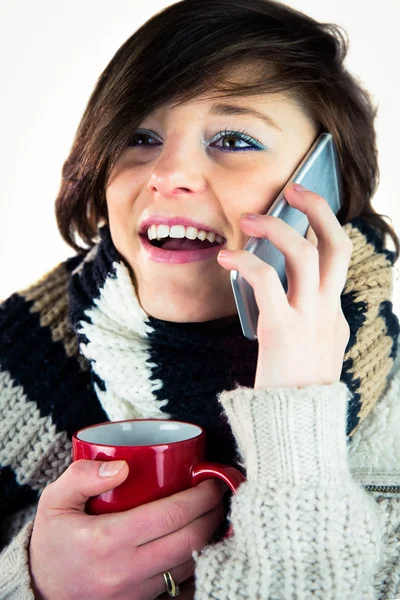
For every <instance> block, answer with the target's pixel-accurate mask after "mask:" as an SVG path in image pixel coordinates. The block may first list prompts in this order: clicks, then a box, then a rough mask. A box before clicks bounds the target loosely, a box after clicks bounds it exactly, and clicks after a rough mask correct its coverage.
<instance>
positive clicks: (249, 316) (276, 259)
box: [230, 132, 343, 340]
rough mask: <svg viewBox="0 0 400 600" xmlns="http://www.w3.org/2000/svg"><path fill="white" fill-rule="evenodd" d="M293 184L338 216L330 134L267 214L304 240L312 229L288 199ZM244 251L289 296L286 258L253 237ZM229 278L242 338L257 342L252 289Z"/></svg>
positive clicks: (235, 276)
mask: <svg viewBox="0 0 400 600" xmlns="http://www.w3.org/2000/svg"><path fill="white" fill-rule="evenodd" d="M293 182H294V183H299V184H301V185H303V186H304V187H305V188H307V189H308V190H311V191H312V192H315V193H316V194H318V195H320V196H322V197H323V198H325V200H326V201H327V202H328V204H329V206H330V207H331V209H332V211H333V212H334V213H335V215H337V213H338V212H339V210H340V208H341V206H342V197H343V184H342V178H341V174H340V164H339V155H338V152H337V149H336V147H335V144H334V141H333V138H332V135H331V134H330V133H328V132H324V133H321V134H320V135H319V137H318V138H317V139H316V140H315V142H314V143H313V144H312V146H311V148H310V149H309V151H308V152H307V154H306V156H305V157H304V158H303V160H302V161H301V163H300V164H299V165H298V167H297V168H296V170H295V171H294V173H293V175H292V176H291V177H290V179H289V181H288V182H287V183H286V185H285V186H284V188H283V189H282V191H281V192H280V194H279V195H278V197H277V198H276V200H275V201H274V203H273V204H272V206H271V208H270V209H269V211H268V212H267V213H266V214H267V215H271V216H273V217H278V218H279V219H282V220H283V221H285V223H288V225H291V226H292V227H293V228H294V229H295V230H296V231H298V232H299V233H300V234H301V235H302V236H304V237H305V236H306V234H307V229H308V227H309V225H310V223H309V221H308V219H307V216H306V215H305V214H304V213H302V212H301V211H299V210H297V208H293V207H292V206H290V204H288V202H287V201H286V199H285V189H286V187H287V186H288V185H289V183H293ZM244 250H248V251H249V252H252V253H253V254H255V255H256V256H258V257H259V258H261V260H263V261H265V262H266V263H268V264H269V265H271V266H273V267H274V268H275V269H276V271H277V273H278V276H279V279H280V281H281V283H282V285H283V287H284V290H285V292H287V289H288V284H287V276H286V270H285V257H284V255H283V254H282V252H280V251H279V250H278V249H277V248H276V246H274V245H273V244H272V242H270V241H269V240H267V239H265V238H257V237H251V238H250V239H249V241H248V242H247V244H246V245H245V247H244ZM230 277H231V285H232V290H233V294H234V297H235V303H236V308H237V311H238V314H239V319H240V324H241V326H242V331H243V335H244V336H245V337H246V338H248V339H249V340H256V339H257V322H258V315H259V311H258V306H257V303H256V299H255V296H254V292H253V288H252V287H251V285H250V284H249V283H247V281H246V280H245V279H244V278H243V277H242V276H241V274H240V273H239V272H238V271H231V275H230Z"/></svg>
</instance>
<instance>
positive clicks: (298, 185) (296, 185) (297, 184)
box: [293, 183, 306, 192]
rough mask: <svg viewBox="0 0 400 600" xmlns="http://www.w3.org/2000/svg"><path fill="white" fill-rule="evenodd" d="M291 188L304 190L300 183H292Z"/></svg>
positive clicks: (299, 190)
mask: <svg viewBox="0 0 400 600" xmlns="http://www.w3.org/2000/svg"><path fill="white" fill-rule="evenodd" d="M293 189H294V190H296V192H304V190H305V189H306V188H305V187H303V186H302V185H300V184H299V183H294V184H293Z"/></svg>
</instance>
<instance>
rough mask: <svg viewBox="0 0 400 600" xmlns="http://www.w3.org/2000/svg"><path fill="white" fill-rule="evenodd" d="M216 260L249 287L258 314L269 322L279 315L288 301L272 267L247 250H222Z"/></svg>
mask: <svg viewBox="0 0 400 600" xmlns="http://www.w3.org/2000/svg"><path fill="white" fill-rule="evenodd" d="M253 232H254V228H253ZM258 237H261V236H260V235H259V236H258ZM217 258H218V262H219V263H220V264H221V266H223V267H224V268H226V269H234V270H236V271H238V272H239V273H240V274H241V275H242V277H243V278H244V279H245V280H246V281H247V283H248V284H249V285H251V287H252V288H253V292H254V296H255V299H256V302H257V306H258V309H259V312H260V313H261V312H262V311H263V312H265V313H266V314H269V315H271V317H270V318H271V322H272V321H273V318H272V315H274V319H277V318H278V317H279V316H280V315H281V313H282V310H283V309H284V307H285V306H287V304H288V301H287V298H286V294H285V290H284V289H283V286H282V283H281V281H280V279H279V276H278V273H277V271H276V269H275V268H274V267H272V266H271V265H269V264H268V263H266V262H264V261H263V260H261V259H260V258H258V256H255V254H253V253H252V252H249V251H248V250H235V251H232V250H225V249H224V250H222V251H221V252H220V253H219V254H218V257H217Z"/></svg>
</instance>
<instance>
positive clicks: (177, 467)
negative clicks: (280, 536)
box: [30, 419, 244, 600]
mask: <svg viewBox="0 0 400 600" xmlns="http://www.w3.org/2000/svg"><path fill="white" fill-rule="evenodd" d="M132 436H133V438H132ZM133 439H135V440H136V445H133V444H132V441H133ZM100 442H105V443H103V444H102V443H100ZM73 449H74V462H73V463H72V465H71V466H70V467H69V468H68V469H67V470H66V471H65V472H64V473H63V474H62V475H61V477H59V479H58V480H56V481H55V482H54V483H52V484H50V485H49V486H48V487H47V488H46V489H45V490H44V492H43V494H42V496H41V498H40V501H39V505H38V511H37V516H36V519H35V524H34V529H33V533H32V539H31V545H30V568H31V576H32V581H33V586H34V588H35V592H36V597H37V598H38V599H40V600H42V599H43V600H53V598H54V599H57V600H69V599H75V598H77V597H79V598H85V600H91V599H92V598H93V599H94V598H96V600H106V599H108V598H113V599H117V600H125V599H127V600H128V598H129V600H153V599H154V598H157V597H158V596H160V594H163V592H165V583H164V578H163V575H162V574H163V572H165V571H169V572H170V573H171V575H172V578H173V580H174V582H175V583H176V584H181V583H182V582H186V580H187V579H188V578H190V577H192V576H193V574H194V561H193V559H192V552H193V551H194V550H201V549H202V548H204V546H206V545H207V543H208V542H209V540H210V539H211V537H212V535H213V534H214V533H215V531H216V530H217V529H218V527H219V526H220V524H221V523H222V521H223V519H224V512H225V507H224V503H223V496H224V493H225V492H226V490H227V489H228V488H227V485H226V484H225V483H222V482H221V481H217V480H215V479H214V480H212V479H209V478H210V477H213V476H214V477H220V479H221V480H222V481H226V483H227V484H228V486H229V487H230V488H231V489H232V490H233V491H235V490H236V488H237V487H238V485H239V484H240V483H241V482H242V481H243V480H244V477H243V476H242V475H241V473H240V472H239V471H237V470H236V469H233V468H232V467H229V466H226V465H218V464H212V463H206V462H205V461H204V457H205V434H204V430H202V428H200V427H198V426H196V425H192V424H188V423H181V422H176V421H169V420H166V421H162V420H153V419H150V420H140V419H137V420H133V421H123V422H119V423H118V422H117V423H115V422H114V423H104V424H99V425H95V426H93V427H89V428H86V429H83V430H81V431H80V432H77V433H76V434H74V436H73ZM82 457H84V458H82ZM190 486H195V487H190ZM187 488H189V489H187ZM132 507H133V508H132ZM85 511H88V512H89V513H91V514H87V512H85ZM115 511H122V512H115ZM101 513H102V514H101ZM108 513H109V514H108ZM189 587H190V586H189ZM189 587H188V593H189V597H190V594H191V593H192V591H191V590H190V589H189ZM185 589H186V588H185V587H184V585H183V586H182V596H184V591H185Z"/></svg>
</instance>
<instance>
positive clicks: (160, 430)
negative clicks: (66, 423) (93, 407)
mask: <svg viewBox="0 0 400 600" xmlns="http://www.w3.org/2000/svg"><path fill="white" fill-rule="evenodd" d="M200 434H201V429H200V427H198V426H197V425H193V424H191V423H180V422H179V421H161V420H155V421H146V420H141V421H122V422H115V423H113V422H110V423H105V424H103V425H96V426H94V427H89V428H87V429H83V430H82V431H80V432H79V433H78V434H77V436H76V437H77V438H78V440H82V441H83V442H89V443H91V444H102V445H105V446H154V445H158V444H171V443H173V442H182V441H184V440H190V439H192V438H195V437H197V436H199V435H200Z"/></svg>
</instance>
